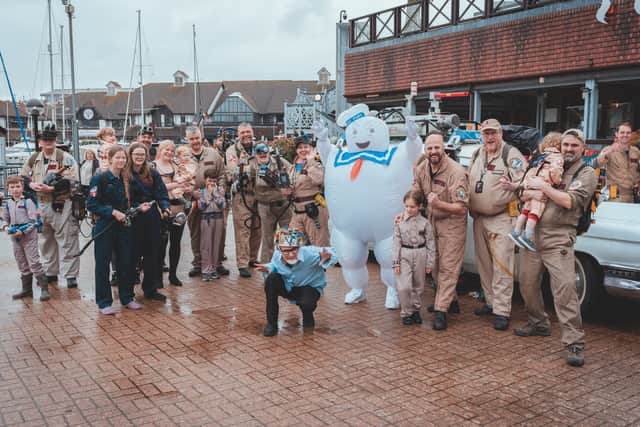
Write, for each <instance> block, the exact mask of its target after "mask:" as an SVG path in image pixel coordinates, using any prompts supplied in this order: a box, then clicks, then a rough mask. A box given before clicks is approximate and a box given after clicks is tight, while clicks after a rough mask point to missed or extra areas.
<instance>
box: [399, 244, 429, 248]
mask: <svg viewBox="0 0 640 427" xmlns="http://www.w3.org/2000/svg"><path fill="white" fill-rule="evenodd" d="M402 247H403V248H405V249H420V248H426V247H427V245H426V244H424V243H423V244H421V245H416V246H411V245H402Z"/></svg>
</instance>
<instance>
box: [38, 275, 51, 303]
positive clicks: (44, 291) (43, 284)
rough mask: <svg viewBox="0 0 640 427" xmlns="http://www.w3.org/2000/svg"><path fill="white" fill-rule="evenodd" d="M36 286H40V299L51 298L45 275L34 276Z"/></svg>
mask: <svg viewBox="0 0 640 427" xmlns="http://www.w3.org/2000/svg"><path fill="white" fill-rule="evenodd" d="M36 281H37V282H38V286H40V301H48V300H49V298H51V295H49V281H48V280H47V276H46V275H44V274H43V275H42V276H38V277H36Z"/></svg>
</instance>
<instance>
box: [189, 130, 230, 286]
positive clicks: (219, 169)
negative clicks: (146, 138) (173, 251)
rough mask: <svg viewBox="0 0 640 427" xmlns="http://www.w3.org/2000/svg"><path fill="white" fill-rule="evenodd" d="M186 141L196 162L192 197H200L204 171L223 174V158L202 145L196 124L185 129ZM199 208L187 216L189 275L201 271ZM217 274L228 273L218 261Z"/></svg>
mask: <svg viewBox="0 0 640 427" xmlns="http://www.w3.org/2000/svg"><path fill="white" fill-rule="evenodd" d="M186 137H187V141H188V142H189V148H190V149H191V156H192V157H193V161H194V163H195V164H196V178H195V183H194V187H193V198H194V199H198V198H200V190H201V189H202V188H204V186H205V182H204V181H205V180H204V171H205V170H207V169H214V171H215V173H214V176H215V177H218V178H219V177H222V176H224V160H223V158H222V157H221V156H220V154H218V152H217V151H216V150H215V149H213V148H211V147H204V146H203V144H202V134H201V133H200V129H199V128H198V127H197V126H189V127H188V128H187V130H186ZM200 219H201V211H200V209H191V211H190V212H189V216H188V218H187V225H188V226H189V234H190V235H191V252H192V253H193V261H191V266H192V267H191V270H190V271H189V277H195V276H199V275H200V274H201V273H202V270H201V261H202V258H201V256H200ZM216 272H217V273H218V274H219V275H227V274H229V270H227V269H226V268H225V267H224V266H223V265H222V261H220V265H219V266H218V267H217V268H216Z"/></svg>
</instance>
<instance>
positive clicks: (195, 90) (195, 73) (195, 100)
mask: <svg viewBox="0 0 640 427" xmlns="http://www.w3.org/2000/svg"><path fill="white" fill-rule="evenodd" d="M196 61H197V60H196V24H193V117H194V120H195V117H196V116H197V115H198V84H197V82H198V64H197V62H196ZM203 136H204V135H203Z"/></svg>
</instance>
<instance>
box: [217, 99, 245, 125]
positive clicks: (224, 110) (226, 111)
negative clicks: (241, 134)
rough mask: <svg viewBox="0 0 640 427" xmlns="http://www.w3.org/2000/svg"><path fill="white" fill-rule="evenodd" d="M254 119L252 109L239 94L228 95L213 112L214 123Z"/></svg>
mask: <svg viewBox="0 0 640 427" xmlns="http://www.w3.org/2000/svg"><path fill="white" fill-rule="evenodd" d="M253 120H254V116H253V111H252V110H251V108H249V106H248V105H247V104H246V103H245V102H244V101H243V100H242V99H241V98H240V97H239V96H229V97H228V98H227V99H225V101H224V102H223V103H222V105H221V106H220V107H219V108H218V109H217V110H216V112H215V113H213V119H212V121H213V122H215V123H240V122H249V123H252V122H253Z"/></svg>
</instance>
